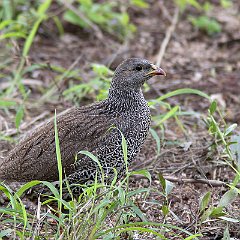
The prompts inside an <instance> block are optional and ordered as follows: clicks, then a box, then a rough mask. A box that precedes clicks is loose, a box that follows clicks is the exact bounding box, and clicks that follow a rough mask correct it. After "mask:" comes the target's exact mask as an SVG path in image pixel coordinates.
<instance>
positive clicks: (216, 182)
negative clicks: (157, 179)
mask: <svg viewBox="0 0 240 240" xmlns="http://www.w3.org/2000/svg"><path fill="white" fill-rule="evenodd" d="M163 177H164V179H166V180H168V181H170V182H178V183H201V184H207V185H209V186H211V187H227V185H228V184H230V183H227V182H222V181H219V180H212V179H210V180H209V179H193V178H177V177H174V176H170V175H163ZM133 178H134V179H143V178H145V177H144V176H142V175H134V176H133ZM235 187H237V188H240V184H237V185H236V186H235Z"/></svg>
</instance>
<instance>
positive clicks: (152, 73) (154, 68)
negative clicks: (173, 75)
mask: <svg viewBox="0 0 240 240" xmlns="http://www.w3.org/2000/svg"><path fill="white" fill-rule="evenodd" d="M151 67H152V70H151V71H150V72H148V73H147V76H155V75H163V76H165V77H166V76H167V74H166V73H165V72H164V71H163V70H162V69H161V68H160V67H157V66H156V65H154V64H151Z"/></svg>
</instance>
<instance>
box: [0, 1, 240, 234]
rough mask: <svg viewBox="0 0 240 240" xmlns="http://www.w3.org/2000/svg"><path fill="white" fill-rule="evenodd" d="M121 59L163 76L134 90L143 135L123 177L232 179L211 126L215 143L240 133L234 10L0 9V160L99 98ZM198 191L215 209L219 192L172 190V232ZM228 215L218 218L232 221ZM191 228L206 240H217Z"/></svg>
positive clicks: (231, 4) (16, 5)
mask: <svg viewBox="0 0 240 240" xmlns="http://www.w3.org/2000/svg"><path fill="white" fill-rule="evenodd" d="M129 57H141V58H146V59H148V60H151V61H152V62H154V63H156V64H158V65H160V66H161V67H162V68H163V69H164V70H165V72H166V73H167V77H166V78H153V79H151V80H150V81H149V83H147V84H145V85H144V89H143V90H144V95H145V97H146V99H147V100H148V102H149V105H150V106H151V109H152V116H153V122H152V131H151V133H152V134H151V135H150V136H149V138H148V140H147V143H146V144H145V147H144V148H143V150H142V151H141V154H140V155H139V156H138V159H136V162H135V163H134V165H133V167H132V168H133V169H140V168H147V169H148V170H149V171H151V173H153V174H154V173H157V172H159V171H160V172H162V173H163V174H166V175H168V174H171V176H172V175H174V176H175V177H176V178H179V179H180V178H189V179H191V178H195V177H196V176H199V178H210V179H220V180H222V181H228V182H229V181H230V180H232V179H234V177H235V174H236V172H235V171H233V169H232V168H230V167H228V166H227V164H223V161H224V159H225V157H226V155H224V154H225V152H224V149H225V147H226V146H225V145H223V146H222V145H221V144H219V139H220V138H221V135H217V134H216V125H217V126H219V127H222V128H221V129H222V131H223V134H225V133H226V129H228V127H229V126H232V128H231V129H230V130H231V131H232V130H233V129H234V128H235V127H236V124H237V123H238V124H239V123H240V2H239V0H232V1H231V0H209V1H204V0H175V1H174V0H168V1H164V0H116V1H113V0H112V1H111V0H108V1H107V0H106V1H105V0H98V1H97V0H73V1H71V0H58V1H51V0H45V1H43V0H34V1H31V0H29V1H25V0H0V157H4V156H5V155H6V154H7V152H8V151H9V150H10V149H11V148H12V147H13V146H14V145H15V144H16V142H18V141H19V140H18V139H19V138H20V137H21V136H22V135H23V134H24V133H26V131H28V130H29V129H31V128H32V127H33V126H35V125H36V124H38V123H39V122H41V121H44V120H46V119H49V118H50V117H51V116H53V114H54V111H55V109H57V112H58V113H59V112H61V111H62V110H64V109H66V108H68V107H71V106H74V105H75V106H82V105H85V104H88V103H91V102H94V101H98V100H102V99H104V98H106V97H107V93H108V88H109V84H110V81H111V76H112V74H113V71H114V69H115V68H116V66H117V65H118V64H119V63H120V62H121V61H123V60H124V59H126V58H129ZM169 94H170V95H169ZM169 97H170V98H169ZM212 101H214V104H212V105H211V102H212ZM215 104H216V106H217V107H216V106H215ZM216 109H218V110H219V111H220V112H221V114H219V113H216V115H214V114H215V111H216ZM209 114H210V115H209ZM213 116H214V117H215V118H214V119H215V123H214V122H213V119H212V118H211V117H213ZM209 119H210V120H209ZM214 124H215V125H214ZM230 130H229V131H230ZM235 130H237V132H236V133H235V134H234V137H235V141H238V142H240V140H239V135H238V132H239V128H236V129H235ZM224 131H225V133H224ZM231 131H230V132H231ZM227 135H228V134H226V138H227ZM228 141H229V142H230V141H231V140H230V139H228ZM216 143H218V144H219V145H221V146H220V149H221V150H219V146H217V147H216V145H217V144H216ZM214 144H215V145H214ZM213 145H214V146H215V147H213V148H209V146H213ZM233 151H234V153H238V154H239V153H240V150H239V147H236V146H235V148H234V149H233ZM235 155H236V154H235ZM219 160H221V163H220V162H219ZM217 161H218V162H217ZM235 161H236V162H238V164H239V161H240V160H239V158H238V157H237V158H235ZM175 180H176V179H175ZM139 184H140V185H141V184H143V183H142V182H141V181H135V182H134V181H133V186H134V187H138V185H139ZM176 184H177V183H176ZM206 191H211V192H212V195H213V196H214V197H213V198H215V200H216V199H218V200H219V199H220V198H221V196H222V195H223V193H224V191H225V190H223V189H222V188H221V187H218V188H217V187H216V188H214V189H212V188H211V187H209V186H208V185H201V186H200V185H197V186H195V185H191V184H183V185H181V186H180V185H179V186H178V188H177V189H175V190H173V198H172V200H171V201H172V209H171V210H172V211H173V212H174V213H175V214H177V215H178V216H181V217H180V218H181V224H185V225H187V226H188V225H189V224H191V222H193V221H195V220H193V217H194V216H195V215H194V214H196V215H197V212H198V208H197V207H196V206H197V205H198V201H199V197H200V196H201V194H202V193H203V192H206ZM180 199H183V200H180ZM182 201H183V202H182ZM183 205H184V206H185V209H184V208H183ZM237 205H238V206H239V200H238V202H235V205H233V206H232V207H231V209H230V210H229V212H228V214H229V216H230V217H232V218H234V219H235V218H239V215H238V214H239V212H237V207H236V206H237ZM237 216H238V217H237ZM208 217H209V216H208ZM213 217H216V216H213ZM152 218H153V220H154V219H155V217H154V216H152ZM169 221H170V222H171V223H173V224H177V225H178V224H179V223H176V222H178V221H177V220H176V219H175V218H174V217H172V218H170V220H169ZM221 224H222V225H221ZM221 224H220V225H218V226H215V225H214V227H216V229H220V230H219V232H220V233H219V236H223V231H224V230H225V227H226V225H227V224H228V222H223V223H221ZM234 226H235V227H234ZM236 226H239V222H238V223H236V222H235V223H234V224H233V223H232V225H231V223H230V233H231V234H232V236H238V237H240V233H239V230H237V228H236ZM201 227H203V228H204V231H205V232H206V235H209V236H210V238H206V239H221V238H211V237H212V235H214V234H213V232H212V230H211V228H208V227H206V226H204V225H201ZM231 234H230V235H231ZM236 239H237V238H236Z"/></svg>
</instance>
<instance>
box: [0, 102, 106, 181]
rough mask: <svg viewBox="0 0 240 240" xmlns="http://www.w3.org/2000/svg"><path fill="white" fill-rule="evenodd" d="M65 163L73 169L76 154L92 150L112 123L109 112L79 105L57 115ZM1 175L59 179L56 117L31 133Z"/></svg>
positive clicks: (6, 160)
mask: <svg viewBox="0 0 240 240" xmlns="http://www.w3.org/2000/svg"><path fill="white" fill-rule="evenodd" d="M57 127H58V136H59V141H60V150H61V158H62V166H63V169H64V171H65V173H66V174H69V173H70V172H71V166H72V164H73V163H74V158H75V155H76V154H77V153H78V152H79V151H81V150H88V151H92V150H93V149H94V148H95V147H96V146H97V145H98V143H99V142H100V141H101V139H102V137H103V136H104V134H105V133H106V132H107V130H108V129H109V128H110V127H111V122H110V121H109V120H108V119H107V117H106V115H104V114H100V111H96V106H95V107H94V108H91V106H90V107H88V108H86V107H85V108H75V109H70V110H69V111H66V112H65V113H63V114H60V115H59V116H58V117H57ZM0 179H8V180H21V181H23V180H33V179H38V180H57V179H58V168H57V160H56V150H55V132H54V120H53V119H52V120H51V121H49V122H47V123H45V124H43V125H42V126H40V127H38V128H37V129H35V130H34V131H33V132H32V133H31V134H28V135H27V136H26V137H25V138H24V139H23V140H22V141H21V142H20V143H19V144H18V145H17V146H16V147H15V148H14V149H13V150H12V151H11V152H10V154H9V156H8V157H7V158H6V159H5V160H4V161H3V163H2V164H1V166H0Z"/></svg>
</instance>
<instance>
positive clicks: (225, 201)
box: [218, 189, 238, 207]
mask: <svg viewBox="0 0 240 240" xmlns="http://www.w3.org/2000/svg"><path fill="white" fill-rule="evenodd" d="M237 196H238V192H237V191H236V189H230V190H228V191H227V192H226V193H224V195H223V196H222V197H221V199H220V202H219V204H218V206H219V207H227V206H228V205H229V204H231V203H232V202H233V201H234V200H235V199H236V198H237Z"/></svg>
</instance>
